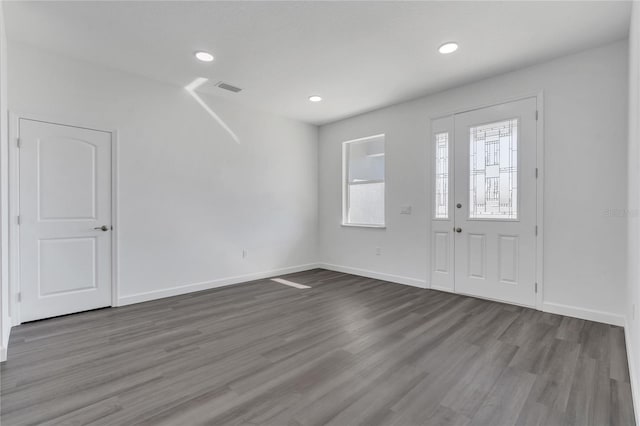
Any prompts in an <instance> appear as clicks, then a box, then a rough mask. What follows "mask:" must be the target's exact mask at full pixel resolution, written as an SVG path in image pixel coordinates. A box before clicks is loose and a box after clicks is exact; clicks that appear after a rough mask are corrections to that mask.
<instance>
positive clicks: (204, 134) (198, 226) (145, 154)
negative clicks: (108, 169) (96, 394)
mask: <svg viewBox="0 0 640 426" xmlns="http://www.w3.org/2000/svg"><path fill="white" fill-rule="evenodd" d="M9 57H10V63H9V78H10V82H11V84H10V87H9V90H10V95H11V96H10V104H9V108H10V111H11V112H19V113H28V114H40V115H44V116H46V117H52V118H54V119H58V120H61V121H62V122H72V123H82V124H86V125H92V126H100V127H103V128H107V129H109V128H114V129H117V130H118V139H119V141H118V167H119V175H118V179H119V200H118V205H119V217H118V222H119V226H118V229H117V233H118V238H119V268H120V273H119V289H120V298H121V301H120V302H121V303H131V302H136V301H141V300H145V299H149V298H154V297H160V296H168V295H173V294H178V293H182V292H187V291H192V290H198V289H202V288H207V287H211V286H215V285H218V284H222V283H229V282H240V281H246V280H247V279H251V278H254V277H258V276H261V275H263V273H264V274H266V273H271V271H275V272H273V273H274V274H275V273H278V271H280V270H282V269H284V268H293V267H297V266H300V265H306V264H309V263H312V262H315V260H316V256H317V255H316V247H317V243H316V232H317V128H316V127H315V126H311V125H307V124H302V123H299V122H296V121H293V120H289V119H285V118H281V117H278V116H274V115H272V114H269V113H265V112H260V111H257V110H250V109H247V108H245V107H241V106H239V105H237V104H234V103H230V102H228V101H223V100H221V99H219V98H214V97H209V98H207V97H206V96H203V98H204V99H205V101H206V102H207V103H208V104H209V105H210V107H211V108H212V109H213V110H214V111H215V112H216V113H217V114H218V115H219V116H220V117H221V118H222V119H223V120H224V121H225V122H226V123H227V124H228V126H229V127H230V128H231V129H232V130H233V131H234V132H235V133H236V134H237V135H238V137H239V139H240V144H237V143H236V142H234V140H233V139H232V138H231V137H230V136H229V135H228V134H227V133H226V132H225V131H224V130H223V129H222V128H221V127H220V125H219V124H218V123H217V122H216V121H215V120H213V119H212V118H211V117H210V116H209V115H208V114H207V113H206V112H205V111H204V109H202V108H201V107H200V105H198V104H197V103H196V102H195V101H194V99H192V98H191V97H190V96H189V94H188V93H187V92H186V90H185V89H184V88H181V87H174V86H171V85H165V84H162V83H159V82H155V81H152V80H148V79H145V78H141V77H138V76H134V75H130V74H126V73H122V72H119V71H115V70H110V69H106V68H103V67H99V66H94V65H91V64H89V63H85V62H80V61H76V60H72V59H68V58H64V57H61V56H59V55H54V54H52V53H48V52H45V51H39V50H35V49H33V48H31V47H28V46H25V45H23V44H18V43H13V42H12V41H11V40H9ZM195 77H199V76H194V78H195ZM187 83H189V82H185V85H186V84H187ZM243 249H248V257H247V259H242V250H243ZM181 286H186V287H184V288H176V287H181Z"/></svg>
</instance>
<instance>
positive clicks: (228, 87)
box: [216, 81, 242, 93]
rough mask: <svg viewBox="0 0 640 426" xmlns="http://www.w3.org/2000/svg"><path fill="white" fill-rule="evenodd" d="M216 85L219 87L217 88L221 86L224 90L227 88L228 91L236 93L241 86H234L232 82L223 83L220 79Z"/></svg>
mask: <svg viewBox="0 0 640 426" xmlns="http://www.w3.org/2000/svg"><path fill="white" fill-rule="evenodd" d="M216 86H218V87H219V88H221V89H224V90H228V91H230V92H233V93H238V92H239V91H241V90H242V89H241V88H239V87H236V86H234V85H232V84H229V83H225V82H224V81H220V82H218V83H217V84H216Z"/></svg>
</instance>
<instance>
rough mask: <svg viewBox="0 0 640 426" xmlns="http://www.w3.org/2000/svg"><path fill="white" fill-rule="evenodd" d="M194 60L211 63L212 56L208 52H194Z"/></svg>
mask: <svg viewBox="0 0 640 426" xmlns="http://www.w3.org/2000/svg"><path fill="white" fill-rule="evenodd" d="M196 58H198V60H200V61H202V62H211V61H213V55H212V54H211V53H209V52H203V51H200V52H196Z"/></svg>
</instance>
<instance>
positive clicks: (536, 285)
mask: <svg viewBox="0 0 640 426" xmlns="http://www.w3.org/2000/svg"><path fill="white" fill-rule="evenodd" d="M535 289H536V293H538V283H535Z"/></svg>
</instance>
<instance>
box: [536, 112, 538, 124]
mask: <svg viewBox="0 0 640 426" xmlns="http://www.w3.org/2000/svg"><path fill="white" fill-rule="evenodd" d="M536 121H538V110H536Z"/></svg>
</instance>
